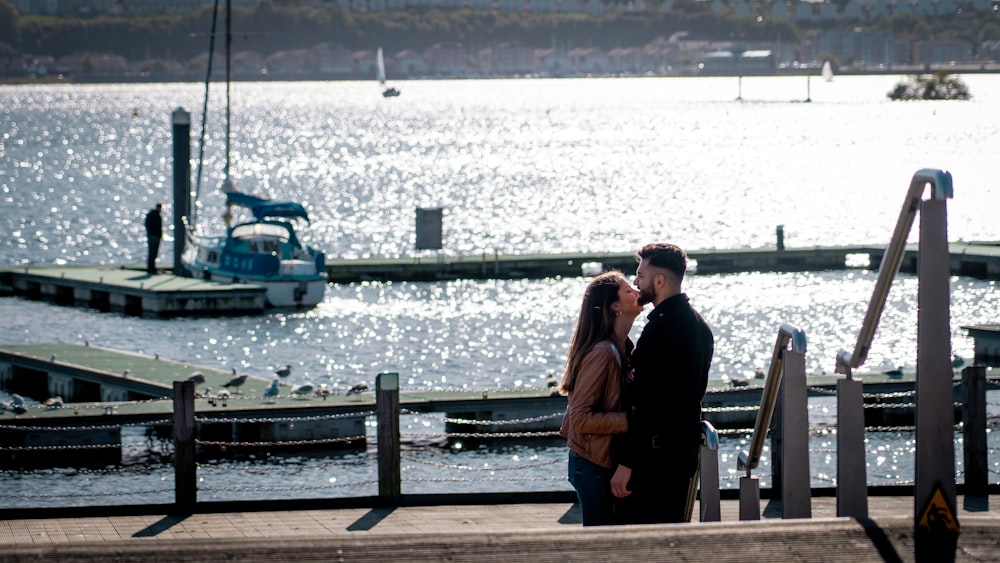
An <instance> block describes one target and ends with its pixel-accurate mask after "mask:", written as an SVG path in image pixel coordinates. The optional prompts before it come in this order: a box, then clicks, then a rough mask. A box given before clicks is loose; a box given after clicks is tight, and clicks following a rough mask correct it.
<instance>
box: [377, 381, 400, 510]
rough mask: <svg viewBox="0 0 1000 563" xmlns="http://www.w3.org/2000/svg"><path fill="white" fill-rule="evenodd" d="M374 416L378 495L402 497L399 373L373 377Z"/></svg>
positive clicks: (390, 497)
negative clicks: (376, 424) (375, 424)
mask: <svg viewBox="0 0 1000 563" xmlns="http://www.w3.org/2000/svg"><path fill="white" fill-rule="evenodd" d="M375 417H376V418H377V419H378V496H379V497H382V498H388V499H398V498H399V497H400V496H402V492H403V491H402V475H401V473H400V452H399V374H398V373H380V374H378V376H377V377H376V378H375Z"/></svg>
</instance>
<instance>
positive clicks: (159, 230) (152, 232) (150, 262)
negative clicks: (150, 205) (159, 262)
mask: <svg viewBox="0 0 1000 563" xmlns="http://www.w3.org/2000/svg"><path fill="white" fill-rule="evenodd" d="M162 210H163V204H162V203H157V204H156V207H155V208H154V209H150V210H149V213H147V214H146V242H148V243H149V255H148V256H146V272H147V273H149V274H155V273H156V255H157V254H159V253H160V240H161V239H162V238H163V217H161V216H160V211H162Z"/></svg>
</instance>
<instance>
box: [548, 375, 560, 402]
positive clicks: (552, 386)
mask: <svg viewBox="0 0 1000 563" xmlns="http://www.w3.org/2000/svg"><path fill="white" fill-rule="evenodd" d="M545 386H546V387H548V388H549V396H550V397H558V396H559V395H561V394H562V393H560V392H559V380H558V379H556V376H554V375H550V376H549V378H548V379H547V380H545Z"/></svg>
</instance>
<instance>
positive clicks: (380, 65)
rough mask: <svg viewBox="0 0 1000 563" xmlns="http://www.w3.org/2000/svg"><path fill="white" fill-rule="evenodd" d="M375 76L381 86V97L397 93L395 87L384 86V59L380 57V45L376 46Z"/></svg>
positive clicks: (389, 96)
mask: <svg viewBox="0 0 1000 563" xmlns="http://www.w3.org/2000/svg"><path fill="white" fill-rule="evenodd" d="M375 78H377V79H378V84H379V86H381V87H382V97H384V98H392V97H395V96H398V95H399V90H397V89H396V88H393V87H391V86H390V87H389V88H386V87H385V59H384V58H383V57H382V47H379V48H378V54H376V55H375Z"/></svg>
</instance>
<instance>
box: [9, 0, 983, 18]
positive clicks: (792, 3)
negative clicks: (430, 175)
mask: <svg viewBox="0 0 1000 563" xmlns="http://www.w3.org/2000/svg"><path fill="white" fill-rule="evenodd" d="M257 2H258V0H232V3H233V5H234V6H239V7H253V6H254V5H256V4H257ZM12 4H13V5H14V7H15V8H16V9H17V11H18V12H19V13H20V14H22V15H65V16H71V15H80V14H82V15H94V14H162V13H190V12H195V11H198V10H201V9H204V8H206V7H209V6H211V5H212V2H211V1H209V0H169V1H165V0H12ZM299 5H300V6H302V7H307V8H317V9H333V8H338V9H340V10H343V11H345V12H394V11H397V12H398V11H420V10H430V9H442V10H454V9H470V10H498V11H505V12H536V13H569V14H590V15H601V14H603V13H605V12H606V11H608V10H615V11H618V12H631V11H640V10H660V11H669V10H670V9H672V8H673V1H672V0H665V1H656V0H607V1H606V0H299ZM706 5H708V6H710V9H711V10H712V11H713V12H715V13H718V14H732V15H734V16H739V17H753V16H760V17H763V18H773V19H777V20H795V21H868V20H877V19H879V18H883V17H887V16H890V15H894V14H901V13H906V14H914V15H918V16H947V15H954V14H957V13H965V14H969V13H984V14H985V13H988V12H992V11H994V7H993V0H826V1H809V0H787V1H786V0H770V1H763V2H758V1H757V0H711V2H710V3H706Z"/></svg>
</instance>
